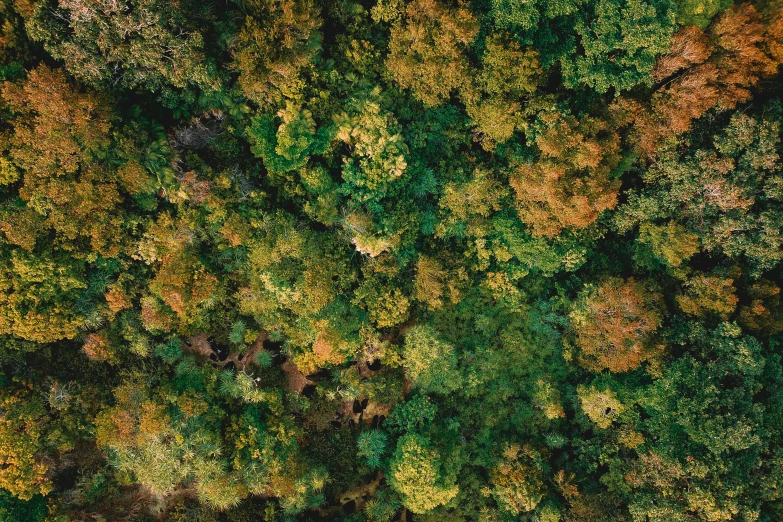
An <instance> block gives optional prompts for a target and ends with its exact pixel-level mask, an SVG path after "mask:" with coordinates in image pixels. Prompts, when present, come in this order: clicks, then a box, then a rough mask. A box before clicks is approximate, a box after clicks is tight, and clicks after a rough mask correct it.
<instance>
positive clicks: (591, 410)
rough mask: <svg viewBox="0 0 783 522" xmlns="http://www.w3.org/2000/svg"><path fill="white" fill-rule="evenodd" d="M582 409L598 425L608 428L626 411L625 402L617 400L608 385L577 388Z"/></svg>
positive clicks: (580, 386)
mask: <svg viewBox="0 0 783 522" xmlns="http://www.w3.org/2000/svg"><path fill="white" fill-rule="evenodd" d="M576 393H577V395H578V396H579V402H580V404H581V406H582V411H583V412H584V413H585V415H587V416H588V417H589V418H590V420H591V421H593V422H594V423H595V424H596V426H598V427H599V428H602V429H606V428H608V427H609V426H611V425H612V422H614V420H615V419H617V416H618V415H620V414H621V413H622V412H623V411H625V406H623V403H622V402H620V401H619V400H617V396H616V395H615V394H614V392H613V391H612V390H611V389H609V388H608V387H607V388H605V389H599V388H597V387H595V386H589V387H588V386H582V385H579V386H578V387H577V388H576Z"/></svg>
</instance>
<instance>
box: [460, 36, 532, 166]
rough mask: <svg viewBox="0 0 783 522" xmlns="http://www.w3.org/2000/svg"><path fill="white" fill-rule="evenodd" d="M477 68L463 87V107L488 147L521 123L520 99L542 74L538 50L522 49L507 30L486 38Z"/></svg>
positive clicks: (483, 142) (527, 95)
mask: <svg viewBox="0 0 783 522" xmlns="http://www.w3.org/2000/svg"><path fill="white" fill-rule="evenodd" d="M485 45H486V50H485V51H484V55H483V56H482V60H481V72H480V74H479V75H478V76H477V78H476V80H475V81H474V84H475V85H474V86H473V87H472V88H463V90H462V92H461V98H462V99H463V100H464V103H465V109H466V111H467V113H468V115H469V116H470V118H471V119H472V120H473V122H474V124H475V125H476V131H477V132H478V133H480V136H481V138H480V139H481V140H482V144H483V146H484V147H485V148H487V149H488V150H492V148H494V146H495V145H497V144H500V143H503V142H505V141H506V140H508V139H509V138H510V137H511V136H512V135H513V134H514V132H515V131H516V130H520V129H522V128H523V127H524V120H523V116H524V110H523V105H522V103H520V101H524V100H525V99H528V98H530V97H532V96H533V94H534V93H535V91H536V89H537V87H538V84H539V82H540V77H541V75H542V74H543V71H542V70H541V66H540V64H539V59H538V53H537V52H536V51H534V50H532V49H529V48H525V49H523V48H522V47H521V46H520V45H519V43H518V42H516V41H514V40H513V39H512V38H511V37H510V36H509V35H508V34H500V35H494V36H490V37H488V38H487V40H486V42H485Z"/></svg>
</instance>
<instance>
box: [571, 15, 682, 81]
mask: <svg viewBox="0 0 783 522" xmlns="http://www.w3.org/2000/svg"><path fill="white" fill-rule="evenodd" d="M593 9H594V11H593V13H594V14H593V16H592V17H591V19H589V20H585V21H583V20H580V21H579V22H577V25H576V28H575V29H576V33H577V34H578V35H579V36H580V43H581V46H582V48H583V49H584V55H583V56H582V55H577V56H570V55H567V56H565V57H564V58H563V59H561V66H562V70H563V83H564V84H565V85H566V86H567V87H571V88H575V87H577V86H578V85H587V86H588V87H592V88H593V89H595V90H596V91H597V92H599V93H604V92H607V91H608V90H609V89H614V90H615V91H616V92H621V91H627V90H629V89H632V88H633V87H635V86H636V85H638V84H640V83H641V84H647V85H652V75H651V73H652V72H653V68H654V67H655V59H656V58H657V57H658V56H659V55H662V54H665V53H666V52H667V51H668V50H669V44H670V41H671V35H672V33H674V30H675V28H676V25H675V23H674V10H673V9H672V7H671V4H670V3H669V2H668V1H655V2H647V1H645V0H623V1H622V2H613V1H609V0H598V1H597V2H595V6H594V8H593Z"/></svg>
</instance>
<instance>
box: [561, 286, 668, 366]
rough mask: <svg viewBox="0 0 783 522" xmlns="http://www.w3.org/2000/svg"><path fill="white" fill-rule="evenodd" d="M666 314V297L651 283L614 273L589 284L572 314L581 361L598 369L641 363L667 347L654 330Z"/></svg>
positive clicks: (571, 321) (572, 326)
mask: <svg viewBox="0 0 783 522" xmlns="http://www.w3.org/2000/svg"><path fill="white" fill-rule="evenodd" d="M663 315H664V308H663V302H662V299H661V296H660V294H658V293H657V292H655V291H654V290H652V289H651V288H650V286H649V285H648V284H647V283H644V282H638V281H636V280H634V279H633V278H631V279H628V280H623V279H620V278H616V277H610V278H607V279H605V280H603V281H602V282H601V283H600V284H599V285H597V286H592V285H591V286H588V287H587V288H585V289H584V290H583V291H582V292H580V294H579V297H578V299H577V301H576V304H575V307H574V310H573V311H572V312H571V315H570V316H569V318H570V324H571V328H572V329H573V331H574V334H575V336H576V342H577V344H578V345H579V348H580V351H579V362H580V363H581V364H582V365H583V366H584V367H585V368H587V369H588V370H591V371H595V372H599V371H601V370H604V369H608V370H609V371H610V372H625V371H628V370H633V369H635V368H637V367H638V366H639V365H640V364H641V363H642V362H643V361H645V360H649V359H651V358H654V357H656V352H657V351H659V350H660V348H661V346H660V345H659V342H660V341H657V340H656V339H655V337H654V334H655V332H656V331H657V330H658V328H659V327H660V326H661V323H662V321H663Z"/></svg>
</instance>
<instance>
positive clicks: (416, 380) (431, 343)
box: [403, 326, 462, 393]
mask: <svg viewBox="0 0 783 522" xmlns="http://www.w3.org/2000/svg"><path fill="white" fill-rule="evenodd" d="M403 357H404V365H405V371H406V375H407V376H408V377H409V378H410V379H411V380H412V381H413V387H415V388H417V389H419V390H420V391H421V392H422V393H448V392H450V391H454V390H456V389H458V388H459V387H460V385H461V381H462V377H461V376H460V373H459V370H458V369H457V354H456V352H455V350H454V347H453V346H451V345H450V344H448V343H445V342H443V341H441V340H439V339H438V337H437V334H436V332H435V331H434V330H432V329H431V328H427V327H423V326H414V327H413V328H411V329H409V330H408V331H407V332H406V333H405V349H404V351H403Z"/></svg>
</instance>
